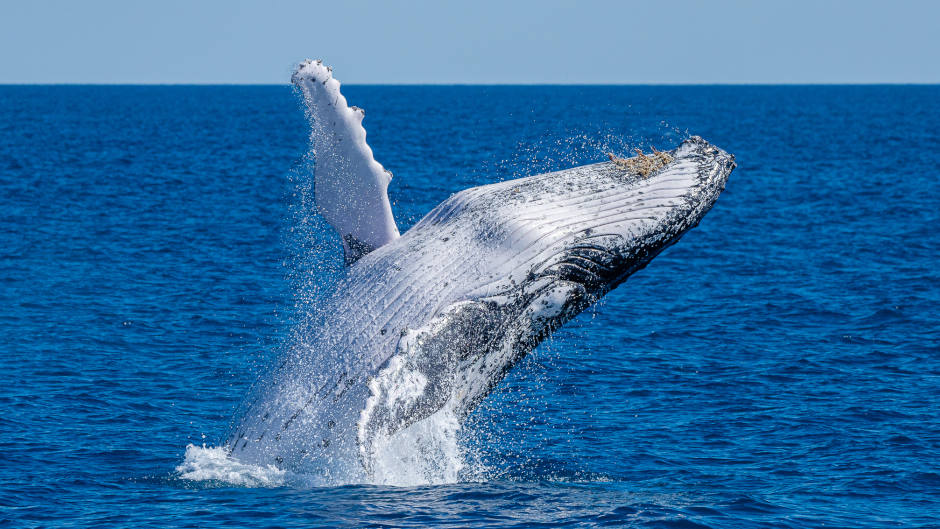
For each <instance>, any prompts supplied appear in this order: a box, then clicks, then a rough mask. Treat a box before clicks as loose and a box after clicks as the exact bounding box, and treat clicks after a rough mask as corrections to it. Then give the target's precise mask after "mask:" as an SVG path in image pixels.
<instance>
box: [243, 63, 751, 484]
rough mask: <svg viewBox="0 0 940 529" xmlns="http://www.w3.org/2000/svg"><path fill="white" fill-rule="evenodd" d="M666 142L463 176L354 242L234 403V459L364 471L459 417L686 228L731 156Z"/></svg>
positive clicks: (709, 201)
mask: <svg viewBox="0 0 940 529" xmlns="http://www.w3.org/2000/svg"><path fill="white" fill-rule="evenodd" d="M305 64H306V63H305ZM317 64H319V63H317ZM343 104H345V101H343ZM314 119H316V116H314ZM669 154H670V155H671V158H672V160H671V161H670V162H669V163H667V164H666V165H664V166H662V167H660V168H658V169H656V170H655V171H653V172H652V173H650V174H648V175H646V176H641V175H639V174H637V173H635V172H633V171H631V170H630V169H628V168H625V166H624V164H616V163H613V162H603V163H597V164H594V165H587V166H582V167H574V168H571V169H567V170H564V171H558V172H553V173H548V174H541V175H536V176H530V177H527V178H521V179H517V180H508V181H503V182H500V183H495V184H490V185H484V186H480V187H475V188H471V189H467V190H464V191H461V192H459V193H457V194H455V195H453V196H451V197H450V198H449V199H447V200H445V201H444V202H443V203H441V204H440V205H438V206H437V207H436V208H434V209H433V210H432V211H431V212H430V213H428V214H427V216H425V217H424V218H423V219H422V220H421V221H419V222H418V223H417V224H416V225H415V226H414V227H412V228H411V229H410V230H408V231H407V232H406V233H405V234H403V235H401V236H400V237H397V236H396V237H393V238H392V239H391V240H389V241H388V242H387V243H385V244H383V245H381V246H380V247H378V248H376V249H375V250H373V251H371V252H369V253H366V254H365V255H362V256H361V257H360V258H359V259H358V260H357V261H355V262H354V264H352V265H351V266H350V267H349V268H348V271H347V272H348V273H347V275H346V277H345V278H344V279H342V280H341V281H340V283H339V285H338V286H337V287H336V289H335V291H334V292H333V294H332V296H330V297H329V298H328V299H327V300H326V302H325V304H324V306H323V310H322V317H321V320H320V322H319V327H318V329H317V331H316V332H314V333H311V335H310V336H309V337H308V338H307V343H305V344H304V347H299V348H295V350H294V351H293V352H292V353H291V354H289V355H287V357H286V358H283V359H282V362H281V364H280V365H279V366H278V367H277V369H276V370H275V371H274V373H272V375H271V377H270V378H269V379H268V380H267V381H266V383H264V384H262V387H261V389H260V390H259V391H257V392H256V393H255V395H254V399H253V400H252V401H251V402H250V404H249V405H247V407H246V408H245V413H244V416H243V418H242V419H241V421H240V423H238V424H237V426H236V427H235V429H234V430H233V432H232V434H231V436H230V438H229V439H228V441H227V447H228V450H229V451H230V454H231V456H233V457H235V458H237V459H238V460H240V461H245V462H250V463H254V464H274V465H277V466H279V467H281V468H291V469H294V468H302V469H304V470H308V471H309V470H313V471H317V472H325V473H330V472H342V473H345V474H347V475H348V474H356V473H357V472H358V473H360V474H362V475H365V476H368V475H369V473H370V472H372V465H373V460H374V457H375V451H376V447H377V446H379V445H381V444H382V443H383V442H385V441H387V440H388V439H389V438H391V437H392V436H394V435H396V433H397V432H399V431H401V430H403V429H405V428H407V427H409V426H410V425H412V424H413V423H415V422H417V421H421V420H422V419H425V418H427V417H430V416H432V415H433V414H436V413H442V412H443V413H449V414H452V415H453V416H454V417H456V418H457V420H458V421H459V420H462V419H463V418H464V417H466V416H467V414H468V413H470V411H471V410H473V408H474V406H475V405H476V404H478V403H479V402H480V401H481V399H483V398H484V397H485V396H486V395H487V394H488V392H490V390H492V389H493V387H494V386H495V385H496V384H497V383H498V382H499V381H500V380H501V379H502V378H503V377H504V376H505V375H506V373H507V372H508V371H509V370H510V369H511V368H512V366H513V365H514V364H515V363H516V362H518V361H519V360H520V359H521V358H523V357H524V356H525V355H526V354H527V353H528V352H530V351H532V350H533V348H535V347H536V346H537V345H538V344H539V343H540V342H541V341H542V340H544V339H545V338H546V337H547V336H549V335H550V334H551V333H552V332H553V331H554V330H555V329H557V328H558V327H559V326H561V325H562V324H564V323H565V322H567V321H568V320H570V319H571V318H572V317H574V316H575V315H577V314H578V313H579V312H581V311H583V310H584V309H585V308H586V307H588V306H590V305H591V304H592V303H594V302H596V301H597V300H598V299H600V298H601V296H603V295H604V294H606V293H607V292H609V291H610V290H611V289H613V288H615V287H617V286H618V285H620V284H621V283H623V282H624V281H625V280H626V279H627V278H628V277H629V276H630V275H631V274H632V273H634V272H636V271H637V270H639V269H641V268H643V267H644V266H646V265H647V264H648V263H649V262H650V260H651V259H653V258H654V257H655V256H656V255H657V254H659V253H660V252H661V251H663V250H664V249H665V248H666V247H668V246H669V245H671V244H673V243H675V242H676V241H677V240H678V239H679V238H680V237H681V236H682V234H683V233H685V232H686V231H688V230H689V229H691V228H693V227H694V226H696V225H697V224H698V223H699V221H700V220H701V219H702V217H703V216H704V215H705V213H706V212H708V210H709V209H710V208H711V207H712V205H713V204H714V203H715V201H716V199H717V198H718V196H719V194H720V193H721V191H722V190H723V189H724V187H725V182H726V180H727V178H728V176H729V174H730V173H731V171H732V169H733V168H734V167H735V164H734V157H733V156H732V155H729V154H728V153H726V152H725V151H723V150H721V149H719V148H717V147H715V146H713V145H711V144H709V143H708V142H706V141H705V140H703V139H701V138H699V137H692V138H689V139H687V140H685V141H684V142H683V143H682V144H681V145H680V146H678V147H677V148H676V149H674V150H672V151H669ZM318 178H319V176H318ZM395 235H397V233H396V234H395Z"/></svg>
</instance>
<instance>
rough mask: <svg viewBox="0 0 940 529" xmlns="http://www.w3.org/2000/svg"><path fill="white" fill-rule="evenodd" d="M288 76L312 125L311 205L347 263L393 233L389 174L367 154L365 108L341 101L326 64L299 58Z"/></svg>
mask: <svg viewBox="0 0 940 529" xmlns="http://www.w3.org/2000/svg"><path fill="white" fill-rule="evenodd" d="M291 82H293V83H294V85H296V86H297V87H298V88H300V90H301V92H302V93H303V97H304V102H305V103H306V104H307V111H308V116H309V118H310V124H311V127H312V133H311V140H312V144H313V152H314V156H315V157H316V168H315V171H314V193H315V195H316V203H317V211H318V212H319V213H320V214H321V215H323V217H324V218H326V220H327V222H329V223H330V224H331V225H332V226H333V228H335V229H336V231H337V232H338V233H339V235H340V237H341V238H342V240H343V249H344V250H345V253H346V264H352V263H354V262H355V261H356V260H358V259H359V258H360V257H362V256H363V255H365V254H367V253H369V252H371V251H372V250H375V249H376V248H379V247H380V246H383V245H385V244H387V243H389V242H391V241H393V240H395V239H397V238H398V237H399V233H398V227H397V226H396V225H395V219H394V217H393V216H392V207H391V204H390V203H389V200H388V184H389V182H390V181H391V180H392V174H391V172H389V171H387V170H386V169H385V168H384V167H382V164H380V163H379V162H377V161H375V158H373V156H372V149H371V148H369V145H368V144H367V143H366V130H365V128H363V126H362V119H363V117H364V116H365V112H364V111H363V110H362V109H361V108H358V107H350V106H348V105H347V104H346V98H345V97H343V94H341V93H340V89H339V87H340V83H339V81H337V80H336V79H334V78H333V70H332V68H330V67H329V66H326V65H324V64H323V62H322V61H319V60H317V61H311V60H307V61H304V62H302V63H301V64H300V65H299V66H298V67H297V69H296V71H295V72H294V75H293V76H292V77H291Z"/></svg>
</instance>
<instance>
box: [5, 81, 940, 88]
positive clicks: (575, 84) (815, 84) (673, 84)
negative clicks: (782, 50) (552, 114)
mask: <svg viewBox="0 0 940 529" xmlns="http://www.w3.org/2000/svg"><path fill="white" fill-rule="evenodd" d="M342 84H343V86H389V87H394V86H402V87H408V86H413V87H418V86H441V87H446V86H468V87H470V86H480V87H499V86H506V87H510V86H531V87H536V86H570V87H579V86H591V87H594V86H611V87H614V86H664V87H673V86H675V87H685V86H689V87H692V86H755V87H759V86H768V87H770V86H940V81H937V82H907V81H905V82H900V81H899V82H895V81H885V82H792V83H791V82H779V83H777V82H740V83H735V82H731V83H657V82H652V83H606V82H602V83H461V82H458V83H449V82H427V83H342ZM8 86H50V87H51V86H63V87H64V86H115V87H117V86H180V87H195V86H205V87H213V86H217V87H221V86H232V87H235V86H257V87H269V86H271V87H273V86H282V87H291V86H293V85H292V84H291V83H225V82H207V83H202V82H193V83H160V82H87V83H85V82H75V83H73V82H62V83H33V82H0V87H8Z"/></svg>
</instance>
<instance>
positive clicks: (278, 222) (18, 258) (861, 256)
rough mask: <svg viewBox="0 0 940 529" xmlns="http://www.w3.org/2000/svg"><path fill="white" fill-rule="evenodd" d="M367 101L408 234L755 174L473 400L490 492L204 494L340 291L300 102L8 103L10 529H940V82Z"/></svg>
mask: <svg viewBox="0 0 940 529" xmlns="http://www.w3.org/2000/svg"><path fill="white" fill-rule="evenodd" d="M344 92H345V94H346V96H347V98H348V99H349V102H350V103H351V104H355V105H358V106H361V107H364V108H365V109H366V111H367V116H366V118H365V123H364V124H365V126H366V128H367V130H368V140H369V143H370V144H371V146H372V148H373V150H374V152H375V156H376V159H377V160H379V161H380V162H382V163H383V164H384V165H385V167H387V168H388V169H390V170H392V171H393V172H394V174H395V178H394V180H393V181H392V184H391V186H390V190H389V192H390V196H391V199H392V201H393V209H394V212H395V216H396V218H397V219H398V222H399V227H400V228H401V229H402V231H404V230H405V229H407V228H408V227H409V226H411V225H412V224H414V223H415V222H416V221H417V220H418V219H420V218H421V216H422V215H424V214H425V213H426V212H428V211H429V210H430V209H431V208H432V207H433V206H434V205H436V204H437V203H439V202H440V201H442V200H443V199H445V198H447V197H448V196H449V195H451V194H452V193H454V192H456V191H459V190H461V189H464V188H466V187H469V186H474V185H479V184H484V183H490V182H494V181H498V180H503V179H507V178H515V177H519V176H524V175H530V174H536V173H540V172H545V171H549V170H555V169H563V168H567V167H571V166H574V165H578V164H583V163H588V162H595V161H601V160H604V159H606V156H605V153H606V152H608V151H612V152H614V153H616V154H619V155H626V154H629V153H630V152H631V150H632V148H634V147H641V148H643V149H644V150H647V151H648V150H649V146H651V145H652V146H655V147H657V148H659V149H667V148H673V147H675V146H676V145H677V144H678V143H679V142H680V141H682V139H683V138H685V137H687V136H688V135H691V134H697V135H701V136H703V137H704V138H706V139H707V140H709V141H711V142H713V143H714V144H716V145H718V146H720V147H722V148H724V149H726V150H727V151H729V152H732V153H734V154H735V155H736V156H737V163H738V168H737V169H736V170H735V172H734V173H733V174H732V175H731V178H730V180H729V182H728V185H727V189H726V191H725V192H724V193H723V195H722V196H721V197H720V199H719V200H718V203H717V204H716V205H715V207H714V209H713V210H712V211H711V212H710V213H709V214H708V215H707V216H706V217H705V219H704V220H703V222H702V223H701V224H700V226H699V227H698V228H696V229H694V230H692V231H691V232H689V233H688V234H686V235H685V236H684V237H683V239H682V240H681V241H679V243H678V244H676V245H675V246H673V247H671V248H670V249H668V250H667V251H665V252H664V253H663V254H662V255H660V256H659V257H657V258H656V259H655V260H654V261H653V262H652V263H651V264H650V265H649V267H647V268H646V269H644V270H642V271H640V272H638V273H637V274H636V275H634V276H633V277H631V279H630V280H629V281H627V282H626V283H625V284H623V285H622V286H620V287H619V288H618V289H617V290H615V291H614V292H612V293H610V294H609V295H608V296H607V297H606V298H605V299H604V300H603V301H602V302H601V303H600V304H599V305H597V306H596V307H594V308H592V309H591V310H588V311H586V312H585V313H583V314H582V315H581V316H579V317H578V318H576V319H575V320H574V321H573V322H571V323H570V324H568V325H566V326H565V327H563V328H562V329H561V330H560V331H558V332H557V333H556V334H555V335H554V337H553V338H552V339H551V340H549V341H547V342H545V343H544V344H542V345H541V346H540V347H539V348H538V349H537V350H536V351H535V352H534V353H532V354H531V355H530V356H528V357H527V358H526V359H525V360H524V361H523V362H521V363H520V364H519V365H517V366H516V368H515V369H514V370H513V371H512V372H511V373H510V375H509V376H508V377H507V378H506V379H505V380H504V381H503V382H502V383H501V384H500V385H499V386H498V387H497V389H496V390H495V391H494V392H493V393H492V394H491V395H490V396H489V397H488V398H487V399H486V400H485V401H484V402H483V404H482V405H481V406H480V407H479V408H478V409H477V410H476V411H475V412H474V413H473V414H472V415H471V417H470V419H469V422H468V424H467V425H466V427H465V428H464V430H463V431H462V433H461V439H462V440H461V442H462V443H463V445H464V447H465V448H466V451H467V452H466V453H467V454H470V456H468V457H470V458H471V460H469V461H468V462H467V464H468V466H470V467H474V468H477V469H478V470H479V471H478V472H476V473H475V474H473V479H469V480H464V481H460V482H456V483H452V484H444V485H421V484H418V485H416V486H408V487H387V486H375V485H368V484H350V485H347V486H341V487H320V488H317V487H303V486H298V485H297V484H291V483H288V484H265V483H254V485H255V486H249V485H252V484H251V483H247V484H244V485H236V484H233V483H236V482H237V480H235V481H231V480H230V481H225V480H220V479H210V480H199V481H196V480H191V479H185V478H184V477H183V476H182V472H181V470H179V467H180V466H181V465H182V464H183V462H184V458H185V453H186V447H187V446H188V445H195V446H197V447H201V446H203V445H205V446H207V447H212V446H219V445H220V443H221V442H222V441H224V439H225V437H226V435H227V434H228V433H229V431H230V428H231V427H232V424H233V421H234V420H236V419H237V417H236V408H237V407H238V406H239V404H240V402H241V401H242V399H243V397H244V396H245V394H246V393H247V391H248V388H249V387H250V386H251V385H252V383H254V382H255V380H257V379H258V378H259V377H263V376H264V373H265V370H266V369H267V367H268V366H269V365H271V364H272V363H273V362H275V359H276V358H277V356H278V354H279V353H280V352H281V351H282V350H283V344H284V343H285V341H286V340H287V337H288V336H289V335H290V333H291V331H292V329H294V328H295V326H296V325H297V324H298V323H297V322H298V321H299V320H300V319H302V318H303V317H304V315H305V314H304V313H305V312H306V311H309V310H312V309H311V305H312V304H315V303H316V299H317V298H316V296H315V295H314V293H315V292H319V291H328V290H329V286H330V285H331V284H332V283H333V282H334V281H336V279H337V278H338V277H339V276H340V275H341V274H342V273H343V265H342V251H341V249H340V241H339V239H338V238H337V237H336V236H335V235H334V233H333V232H332V230H331V229H330V228H329V226H328V225H327V224H326V223H325V222H324V221H323V220H322V219H320V218H319V217H317V216H316V215H314V213H313V212H312V211H311V209H310V204H309V201H308V200H306V199H305V197H308V195H309V187H310V184H311V181H312V176H311V164H312V162H311V159H310V157H309V156H308V155H307V152H308V149H309V146H308V140H309V125H308V122H307V120H306V118H305V116H304V112H303V108H302V102H301V101H300V98H299V97H298V96H297V94H295V93H294V92H292V90H291V89H290V88H288V87H286V86H265V87H249V86H244V87H241V86H225V87H185V86H147V87H144V86H87V87H85V86H6V87H0V351H2V354H0V412H2V413H0V525H2V526H12V527H209V528H212V527H219V528H222V527H224V528H229V527H233V526H242V527H598V526H609V527H655V528H704V527H711V528H729V527H731V528H734V527H792V528H807V527H852V528H860V527H865V528H887V527H905V528H907V527H940V129H938V124H940V87H937V86H786V87H783V86H780V87H774V86H760V87H758V86H755V87H748V86H741V87H732V86H721V87H718V86H716V87H707V86H700V87H699V86H696V87H654V86H649V87H647V86H636V87H633V86H625V87H549V86H527V87H467V86H394V87H393V86H368V87H366V86H346V87H344ZM471 456H472V457H471Z"/></svg>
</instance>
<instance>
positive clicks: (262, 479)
mask: <svg viewBox="0 0 940 529" xmlns="http://www.w3.org/2000/svg"><path fill="white" fill-rule="evenodd" d="M176 471H177V472H178V473H179V477H180V478H182V479H188V480H192V481H220V482H223V483H226V484H229V485H238V486H243V487H278V486H281V485H284V483H285V480H286V478H287V472H286V471H284V470H279V469H278V468H276V467H274V466H273V465H266V466H260V465H247V464H244V463H241V462H239V461H238V460H236V459H234V458H232V457H230V456H229V455H228V451H227V450H226V449H225V448H223V447H219V446H215V447H212V446H210V447H207V446H205V445H203V446H196V445H188V446H187V447H186V456H185V458H184V460H183V462H182V463H181V464H180V465H179V466H177V467H176Z"/></svg>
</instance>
